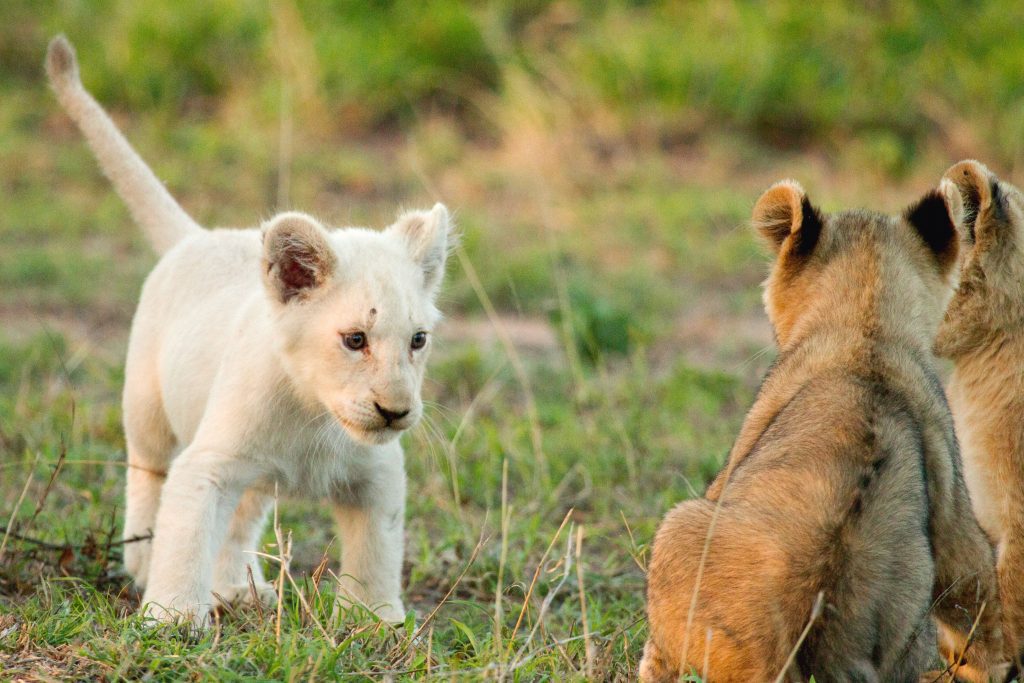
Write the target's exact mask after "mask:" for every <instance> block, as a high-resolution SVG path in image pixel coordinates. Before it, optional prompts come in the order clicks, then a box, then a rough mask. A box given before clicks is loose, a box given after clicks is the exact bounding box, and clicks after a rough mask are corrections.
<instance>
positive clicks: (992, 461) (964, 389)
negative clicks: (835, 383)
mask: <svg viewBox="0 0 1024 683" xmlns="http://www.w3.org/2000/svg"><path fill="white" fill-rule="evenodd" d="M945 177H946V179H948V180H950V181H952V182H953V183H955V184H956V186H957V188H958V189H959V190H960V195H961V198H962V199H963V203H964V209H965V210H964V221H963V225H962V229H961V239H962V242H963V247H962V251H963V253H962V255H961V259H960V262H961V276H960V287H959V289H958V290H957V293H956V294H955V295H954V297H953V300H952V302H950V305H949V308H948V309H947V310H946V318H945V320H944V321H943V323H942V325H941V326H940V327H939V336H938V339H936V341H935V350H936V352H937V353H938V354H939V355H942V356H945V357H947V358H951V359H952V360H953V361H954V362H955V364H956V365H955V368H954V370H953V375H952V377H951V378H950V381H949V385H948V393H949V403H950V407H951V408H952V409H953V418H954V421H955V422H956V429H957V434H958V435H959V437H960V444H961V446H962V448H963V453H964V470H965V476H966V479H967V485H968V488H969V489H970V492H971V497H972V499H973V503H974V513H975V514H976V515H977V517H978V521H979V522H980V523H981V526H982V527H983V528H984V529H985V531H986V532H987V533H988V535H989V537H990V538H992V540H993V541H995V543H996V555H997V558H998V559H997V562H996V573H997V576H998V580H999V594H1000V599H1001V601H1002V607H1003V636H1004V638H1005V642H1006V654H1007V658H1009V659H1012V660H1014V661H1015V663H1016V664H1017V666H1018V668H1019V665H1020V662H1019V660H1020V657H1021V654H1022V650H1024V361H1022V359H1024V194H1021V191H1020V190H1018V189H1017V188H1016V187H1014V186H1013V185H1010V184H1009V183H1005V182H1000V180H999V178H997V177H996V176H995V175H994V174H992V173H991V172H990V171H989V170H988V169H987V168H985V166H983V165H982V164H980V163H978V162H977V161H961V162H960V163H958V164H956V165H955V166H953V167H952V168H950V169H949V170H948V171H946V175H945Z"/></svg>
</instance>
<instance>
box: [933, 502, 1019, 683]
mask: <svg viewBox="0 0 1024 683" xmlns="http://www.w3.org/2000/svg"><path fill="white" fill-rule="evenodd" d="M935 561H936V587H935V590H936V596H937V597H939V596H941V598H940V599H939V600H938V604H937V605H936V606H935V611H934V615H935V620H936V621H937V622H938V626H939V650H940V652H941V653H942V655H943V657H945V659H946V661H947V662H951V663H953V667H952V668H953V671H955V674H956V679H957V680H960V681H967V682H969V683H988V681H989V680H990V679H991V676H992V675H993V673H994V672H995V671H997V668H998V664H999V662H1001V661H1002V659H1003V657H1002V650H1003V638H1002V628H1001V623H1000V622H1001V621H1002V610H1001V608H1000V602H999V592H998V588H997V584H996V575H995V566H994V565H995V562H994V557H993V552H992V547H991V546H990V545H989V543H988V539H987V538H985V536H984V534H983V533H982V531H981V528H980V527H979V526H978V525H977V523H976V522H975V521H974V515H973V514H971V513H970V512H967V513H966V514H965V515H964V516H961V517H960V528H958V529H950V530H949V531H948V533H942V531H940V530H936V533H935ZM972 631H973V634H972ZM968 634H972V635H971V637H970V640H969V641H968ZM958 657H960V661H959V662H958V661H957V658H958Z"/></svg>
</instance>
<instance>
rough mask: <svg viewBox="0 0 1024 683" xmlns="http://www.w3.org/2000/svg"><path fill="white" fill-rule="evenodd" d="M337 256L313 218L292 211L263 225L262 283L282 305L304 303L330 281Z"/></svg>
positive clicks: (325, 234)
mask: <svg viewBox="0 0 1024 683" xmlns="http://www.w3.org/2000/svg"><path fill="white" fill-rule="evenodd" d="M337 261H338V259H337V256H335V254H334V250H333V249H331V245H330V243H329V242H328V240H327V231H326V230H324V228H323V226H321V225H320V223H318V222H317V221H316V220H315V219H314V218H312V217H311V216H307V215H306V214H304V213H298V212H294V211H289V212H287V213H282V214H278V215H277V216H275V217H274V218H272V219H271V220H270V221H268V222H267V223H265V224H264V225H263V282H264V284H265V285H266V287H267V291H268V292H270V295H271V296H272V297H273V298H274V299H276V300H277V301H279V302H281V303H285V304H286V303H289V302H291V301H302V300H304V299H306V298H307V297H308V296H309V294H310V293H312V292H313V291H314V290H316V289H317V288H318V287H321V286H323V285H324V283H326V282H327V281H328V280H330V278H331V275H332V274H333V273H334V268H335V265H336V264H337Z"/></svg>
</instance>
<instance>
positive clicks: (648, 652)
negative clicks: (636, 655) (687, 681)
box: [640, 639, 679, 683]
mask: <svg viewBox="0 0 1024 683" xmlns="http://www.w3.org/2000/svg"><path fill="white" fill-rule="evenodd" d="M677 680H679V670H678V669H674V668H672V666H670V665H669V663H668V662H667V661H666V660H665V658H664V657H663V656H662V654H661V650H659V649H658V646H657V645H655V644H654V641H652V640H650V639H648V641H647V644H646V645H644V656H643V658H642V659H641V660H640V681H641V683H673V682H674V681H677Z"/></svg>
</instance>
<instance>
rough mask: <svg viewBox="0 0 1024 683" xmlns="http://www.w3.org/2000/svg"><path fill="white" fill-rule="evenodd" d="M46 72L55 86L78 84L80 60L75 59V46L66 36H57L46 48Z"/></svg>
mask: <svg viewBox="0 0 1024 683" xmlns="http://www.w3.org/2000/svg"><path fill="white" fill-rule="evenodd" d="M46 74H47V75H48V76H49V77H50V83H51V84H52V85H53V87H54V88H63V87H67V86H70V85H77V84H78V83H79V79H78V61H77V60H76V59H75V48H74V46H72V45H71V43H70V42H68V39H67V38H65V37H64V34H63V33H62V34H60V35H58V36H55V37H54V39H53V40H51V41H50V47H49V48H47V50H46Z"/></svg>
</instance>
